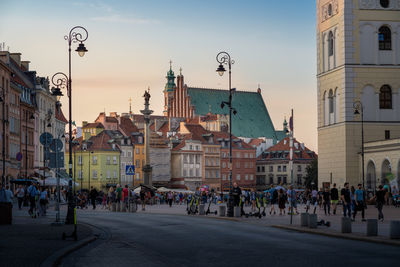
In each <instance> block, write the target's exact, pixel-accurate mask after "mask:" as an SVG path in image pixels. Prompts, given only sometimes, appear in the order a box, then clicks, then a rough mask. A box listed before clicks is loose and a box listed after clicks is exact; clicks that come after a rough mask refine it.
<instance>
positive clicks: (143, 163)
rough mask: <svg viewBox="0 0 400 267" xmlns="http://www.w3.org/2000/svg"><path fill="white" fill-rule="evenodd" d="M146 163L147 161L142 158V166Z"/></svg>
mask: <svg viewBox="0 0 400 267" xmlns="http://www.w3.org/2000/svg"><path fill="white" fill-rule="evenodd" d="M144 165H146V163H145V162H144V159H143V160H142V167H144Z"/></svg>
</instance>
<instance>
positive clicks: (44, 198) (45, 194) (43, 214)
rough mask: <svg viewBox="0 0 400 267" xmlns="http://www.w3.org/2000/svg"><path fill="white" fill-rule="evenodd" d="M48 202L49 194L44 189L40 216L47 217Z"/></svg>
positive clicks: (40, 199) (41, 196) (40, 202)
mask: <svg viewBox="0 0 400 267" xmlns="http://www.w3.org/2000/svg"><path fill="white" fill-rule="evenodd" d="M47 201H48V194H47V190H46V188H42V191H41V192H40V196H39V204H40V216H46V205H47Z"/></svg>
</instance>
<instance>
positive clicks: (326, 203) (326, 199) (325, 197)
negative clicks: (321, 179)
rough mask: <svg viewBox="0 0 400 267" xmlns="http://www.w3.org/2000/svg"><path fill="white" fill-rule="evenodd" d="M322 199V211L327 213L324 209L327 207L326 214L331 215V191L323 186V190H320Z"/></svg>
mask: <svg viewBox="0 0 400 267" xmlns="http://www.w3.org/2000/svg"><path fill="white" fill-rule="evenodd" d="M322 199H323V202H324V212H325V215H327V213H326V210H327V209H328V214H329V215H331V192H330V191H329V188H328V187H325V190H324V192H322Z"/></svg>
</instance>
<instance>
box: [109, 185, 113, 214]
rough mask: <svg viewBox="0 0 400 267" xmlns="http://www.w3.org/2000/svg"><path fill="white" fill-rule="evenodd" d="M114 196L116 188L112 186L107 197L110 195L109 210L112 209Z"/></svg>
mask: <svg viewBox="0 0 400 267" xmlns="http://www.w3.org/2000/svg"><path fill="white" fill-rule="evenodd" d="M113 196H114V188H113V187H112V186H111V187H110V188H109V189H108V195H107V197H108V209H109V210H111V205H112V203H113V202H114V199H113Z"/></svg>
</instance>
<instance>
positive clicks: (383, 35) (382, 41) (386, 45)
mask: <svg viewBox="0 0 400 267" xmlns="http://www.w3.org/2000/svg"><path fill="white" fill-rule="evenodd" d="M378 39H379V50H392V33H391V31H390V29H389V27H387V26H382V27H380V28H379V33H378Z"/></svg>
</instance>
